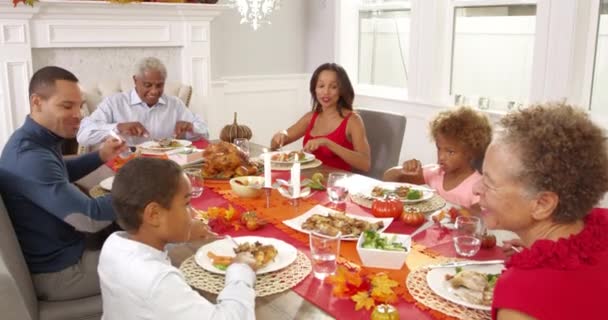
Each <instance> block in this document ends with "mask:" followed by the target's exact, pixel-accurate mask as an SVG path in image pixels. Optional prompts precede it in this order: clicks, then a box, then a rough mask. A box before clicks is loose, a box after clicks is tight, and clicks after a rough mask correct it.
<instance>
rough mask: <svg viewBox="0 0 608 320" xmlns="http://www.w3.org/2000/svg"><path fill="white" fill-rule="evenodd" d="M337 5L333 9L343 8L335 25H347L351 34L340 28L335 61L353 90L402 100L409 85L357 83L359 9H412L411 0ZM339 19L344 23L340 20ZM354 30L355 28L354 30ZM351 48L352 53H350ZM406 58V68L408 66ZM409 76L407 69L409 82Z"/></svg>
mask: <svg viewBox="0 0 608 320" xmlns="http://www.w3.org/2000/svg"><path fill="white" fill-rule="evenodd" d="M336 3H337V7H336V9H337V10H336V12H339V11H338V10H344V13H343V15H342V19H336V20H337V21H338V23H337V27H338V28H337V29H340V28H343V29H347V30H348V31H346V32H348V33H352V34H350V35H348V34H346V35H345V34H344V33H346V32H344V31H343V32H341V33H340V32H339V33H340V34H341V37H340V35H339V36H338V37H339V38H342V41H337V43H340V45H338V46H336V52H337V56H338V57H339V58H338V61H339V62H338V63H340V64H341V65H342V66H343V67H344V68H345V69H346V70H347V72H348V74H349V77H350V79H351V82H353V86H354V87H355V91H356V92H357V94H360V95H366V96H372V97H382V98H389V99H392V100H400V101H405V100H407V98H408V88H407V87H406V88H398V87H390V86H382V85H372V84H362V83H359V32H360V28H359V19H360V15H359V13H360V12H361V11H372V10H390V9H409V10H411V9H412V8H411V3H406V2H403V3H380V4H363V3H362V2H361V1H359V0H342V1H336ZM340 21H342V23H343V24H340ZM352 26H356V28H352ZM353 31H354V32H353ZM353 52H354V53H355V54H353ZM409 63H410V61H409V60H408V70H409ZM410 79H411V74H410V72H408V84H409V81H410Z"/></svg>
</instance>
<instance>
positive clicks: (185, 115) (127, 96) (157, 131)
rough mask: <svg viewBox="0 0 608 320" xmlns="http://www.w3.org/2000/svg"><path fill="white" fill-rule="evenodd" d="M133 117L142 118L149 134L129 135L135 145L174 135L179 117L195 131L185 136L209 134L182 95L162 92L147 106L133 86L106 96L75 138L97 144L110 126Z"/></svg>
mask: <svg viewBox="0 0 608 320" xmlns="http://www.w3.org/2000/svg"><path fill="white" fill-rule="evenodd" d="M133 121H139V122H140V123H141V124H142V125H143V126H144V127H145V128H146V130H148V133H149V134H150V136H149V137H147V138H144V137H127V143H128V144H129V145H133V146H134V145H138V144H140V143H142V142H144V141H147V140H151V139H162V138H169V137H172V136H173V132H174V130H175V123H176V122H177V121H186V122H191V123H192V127H193V132H192V133H190V132H188V133H187V134H186V139H190V140H197V139H200V138H201V137H204V138H209V128H208V127H207V124H206V123H205V122H204V121H203V120H202V119H201V118H200V117H199V116H198V115H196V114H194V113H193V112H192V111H190V110H189V109H188V108H187V107H186V106H185V105H184V103H183V102H182V101H181V100H180V99H179V98H177V97H174V96H168V95H165V94H163V95H162V96H161V97H160V98H159V99H158V102H157V103H156V104H155V105H154V106H152V107H148V105H147V104H146V103H145V102H143V101H142V100H141V98H140V97H139V95H138V94H137V92H136V91H135V89H132V90H131V91H128V92H122V93H117V94H114V95H111V96H109V97H106V98H105V99H103V101H102V102H101V103H100V104H99V105H98V106H97V109H96V110H95V111H93V113H92V114H91V115H90V116H88V117H85V118H84V119H82V122H81V123H80V129H79V130H78V135H77V137H76V139H77V140H78V143H79V144H81V145H84V146H91V145H96V144H99V143H101V142H103V141H104V140H105V139H106V137H108V135H109V134H110V130H116V125H117V124H118V123H123V122H133Z"/></svg>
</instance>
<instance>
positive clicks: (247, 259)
mask: <svg viewBox="0 0 608 320" xmlns="http://www.w3.org/2000/svg"><path fill="white" fill-rule="evenodd" d="M232 263H244V264H246V265H248V266H250V267H251V269H252V270H253V271H256V270H257V269H258V267H257V265H256V262H255V258H254V257H253V255H252V254H251V252H240V253H237V254H236V257H234V259H233V260H232Z"/></svg>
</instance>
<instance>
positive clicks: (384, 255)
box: [357, 232, 412, 269]
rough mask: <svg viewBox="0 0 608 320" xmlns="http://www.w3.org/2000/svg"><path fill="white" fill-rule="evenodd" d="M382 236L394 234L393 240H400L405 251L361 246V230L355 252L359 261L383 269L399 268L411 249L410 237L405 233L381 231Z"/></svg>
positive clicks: (363, 236) (363, 234) (363, 235)
mask: <svg viewBox="0 0 608 320" xmlns="http://www.w3.org/2000/svg"><path fill="white" fill-rule="evenodd" d="M381 235H382V236H384V237H388V238H392V237H393V235H395V236H396V238H395V241H397V242H400V243H401V244H402V245H403V247H405V248H407V250H406V251H391V250H382V249H371V248H363V247H362V244H363V240H364V238H365V233H364V232H362V233H361V236H360V237H359V240H358V241H357V253H359V258H360V259H361V262H362V263H363V265H364V266H366V267H372V268H384V269H401V268H402V267H403V263H404V262H405V259H406V258H407V255H408V254H409V253H410V251H411V250H412V238H411V237H410V236H408V235H406V234H398V233H381Z"/></svg>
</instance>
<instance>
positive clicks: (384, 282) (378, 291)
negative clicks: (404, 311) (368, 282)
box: [371, 273, 399, 303]
mask: <svg viewBox="0 0 608 320" xmlns="http://www.w3.org/2000/svg"><path fill="white" fill-rule="evenodd" d="M398 285H399V283H398V282H397V281H395V280H392V279H390V278H389V277H388V275H387V274H386V273H379V274H377V275H375V276H373V277H372V294H371V296H372V298H374V299H375V300H377V301H378V302H383V303H394V302H396V301H397V295H396V294H395V292H394V291H393V288H394V287H396V286H398Z"/></svg>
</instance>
